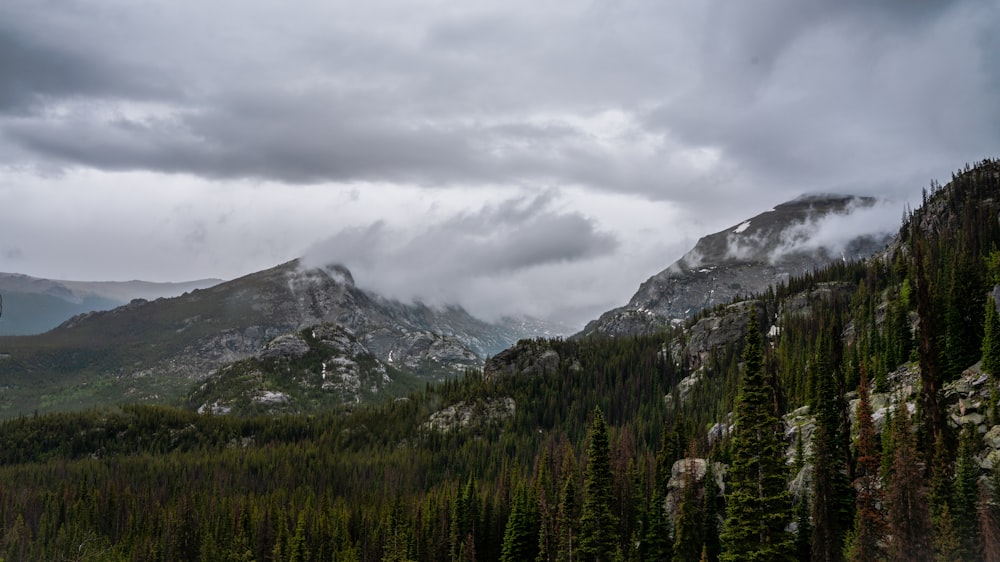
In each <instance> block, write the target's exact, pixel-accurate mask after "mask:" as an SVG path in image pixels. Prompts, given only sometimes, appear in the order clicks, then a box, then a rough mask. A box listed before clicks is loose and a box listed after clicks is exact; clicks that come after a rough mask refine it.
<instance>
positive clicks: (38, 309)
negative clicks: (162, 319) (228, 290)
mask: <svg viewBox="0 0 1000 562" xmlns="http://www.w3.org/2000/svg"><path fill="white" fill-rule="evenodd" d="M221 282H222V280H221V279H199V280H197V281H188V282H183V283H152V282H149V281H57V280H52V279H41V278H37V277H30V276H28V275H22V274H18V273H0V295H2V296H3V304H4V308H3V315H0V336H25V335H32V334H40V333H42V332H46V331H48V330H51V329H52V328H55V327H56V326H58V325H59V324H61V323H63V322H65V321H66V320H68V319H69V318H71V317H73V316H76V315H78V314H84V313H87V312H92V311H95V310H110V309H112V308H116V307H119V306H122V305H124V304H128V303H129V302H130V301H132V300H133V299H138V298H142V299H148V300H153V299H158V298H165V297H175V296H177V295H181V294H183V293H186V292H188V291H193V290H195V289H205V288H208V287H211V286H213V285H216V284H218V283H221Z"/></svg>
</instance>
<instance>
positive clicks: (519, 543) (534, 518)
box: [500, 484, 538, 562]
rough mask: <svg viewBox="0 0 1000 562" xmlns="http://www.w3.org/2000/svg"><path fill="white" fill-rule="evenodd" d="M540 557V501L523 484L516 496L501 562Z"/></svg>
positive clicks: (505, 531)
mask: <svg viewBox="0 0 1000 562" xmlns="http://www.w3.org/2000/svg"><path fill="white" fill-rule="evenodd" d="M536 556H538V500H537V498H535V497H534V494H532V491H531V489H530V488H529V487H528V486H527V485H526V484H522V485H521V486H520V487H519V488H518V490H517V492H515V494H514V501H513V504H512V505H511V509H510V516H509V517H508V518H507V526H506V528H505V530H504V536H503V547H502V550H501V554H500V562H526V561H529V560H534V559H535V557H536Z"/></svg>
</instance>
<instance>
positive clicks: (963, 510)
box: [952, 428, 980, 560]
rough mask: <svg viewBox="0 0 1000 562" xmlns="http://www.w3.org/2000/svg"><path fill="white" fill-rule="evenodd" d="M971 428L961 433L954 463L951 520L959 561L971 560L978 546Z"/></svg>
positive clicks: (976, 482)
mask: <svg viewBox="0 0 1000 562" xmlns="http://www.w3.org/2000/svg"><path fill="white" fill-rule="evenodd" d="M973 431H974V430H972V429H971V428H966V429H965V430H964V431H963V432H962V436H961V439H960V440H959V448H958V460H957V461H956V463H955V492H954V510H953V512H952V519H953V520H954V523H955V534H956V535H957V536H958V538H959V541H960V542H961V557H962V559H964V560H972V559H974V558H975V553H976V546H977V545H978V544H979V542H980V535H979V524H978V520H977V513H976V507H977V503H978V500H979V462H977V461H976V456H975V455H976V450H975V449H976V444H975V439H976V436H975V435H974V434H973Z"/></svg>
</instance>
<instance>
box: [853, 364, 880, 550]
mask: <svg viewBox="0 0 1000 562" xmlns="http://www.w3.org/2000/svg"><path fill="white" fill-rule="evenodd" d="M858 398H859V401H858V410H857V418H858V419H857V427H858V437H857V445H856V449H857V453H858V458H857V478H856V479H855V480H854V487H855V489H856V490H857V496H856V497H855V504H854V507H855V509H854V528H853V530H852V532H851V535H850V540H849V544H848V545H847V559H848V560H850V562H877V561H879V560H883V559H884V558H885V552H884V550H885V549H884V543H885V540H886V522H885V512H884V511H883V504H884V499H883V495H882V486H881V484H880V479H879V472H880V470H881V461H880V459H879V446H878V438H877V436H876V434H875V423H874V420H873V419H872V407H871V389H870V387H869V384H868V374H867V372H866V371H865V370H863V369H862V371H861V384H860V386H858Z"/></svg>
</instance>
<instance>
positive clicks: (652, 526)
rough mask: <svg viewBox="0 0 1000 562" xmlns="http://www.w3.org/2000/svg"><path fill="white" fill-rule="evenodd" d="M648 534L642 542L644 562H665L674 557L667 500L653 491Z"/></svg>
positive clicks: (647, 518)
mask: <svg viewBox="0 0 1000 562" xmlns="http://www.w3.org/2000/svg"><path fill="white" fill-rule="evenodd" d="M646 520H647V521H648V523H647V524H646V532H645V534H644V537H643V541H642V551H643V556H644V557H643V562H665V561H667V560H670V559H671V557H673V544H672V542H671V540H670V517H669V514H668V513H667V509H666V498H664V497H663V496H661V495H660V493H659V492H657V491H655V490H654V491H653V497H652V499H651V500H650V501H649V510H648V513H647V515H646Z"/></svg>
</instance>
